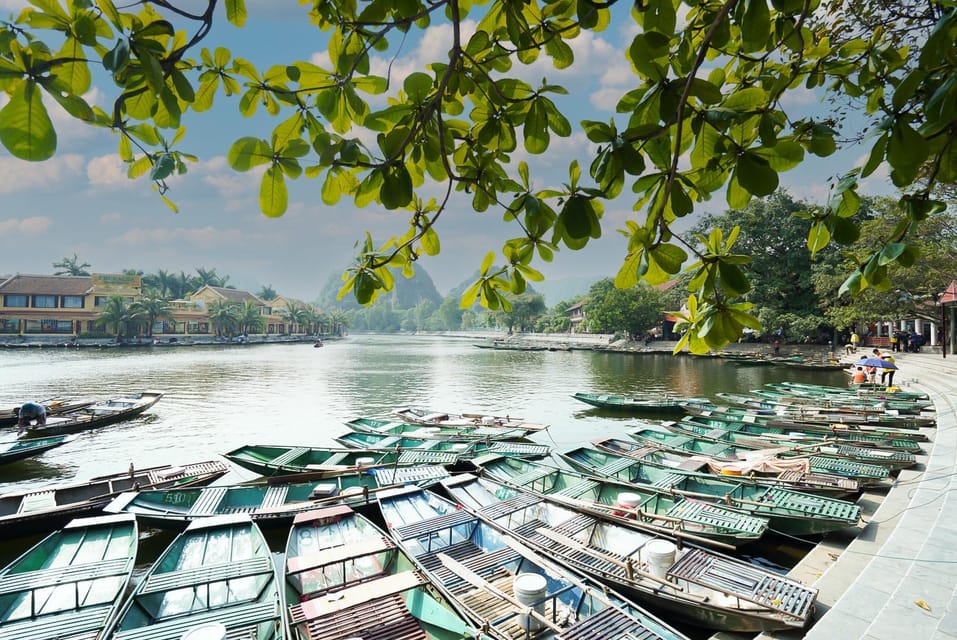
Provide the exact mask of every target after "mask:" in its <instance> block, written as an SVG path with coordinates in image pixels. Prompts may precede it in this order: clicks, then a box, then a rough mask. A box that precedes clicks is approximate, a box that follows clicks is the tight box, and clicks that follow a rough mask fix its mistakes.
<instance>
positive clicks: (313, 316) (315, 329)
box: [303, 304, 328, 334]
mask: <svg viewBox="0 0 957 640" xmlns="http://www.w3.org/2000/svg"><path fill="white" fill-rule="evenodd" d="M304 311H305V313H304V317H303V319H304V321H305V323H306V325H307V326H308V327H309V333H320V334H321V333H323V331H322V329H323V325H324V324H326V323H327V322H328V319H327V318H326V315H325V314H324V313H323V312H322V311H320V310H319V309H317V308H316V307H314V306H312V305H311V304H307V305H306V307H305V310H304Z"/></svg>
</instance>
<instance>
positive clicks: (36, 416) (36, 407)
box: [15, 402, 47, 433]
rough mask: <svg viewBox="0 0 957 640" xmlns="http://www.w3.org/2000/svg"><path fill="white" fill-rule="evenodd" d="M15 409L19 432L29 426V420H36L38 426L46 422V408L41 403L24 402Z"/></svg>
mask: <svg viewBox="0 0 957 640" xmlns="http://www.w3.org/2000/svg"><path fill="white" fill-rule="evenodd" d="M15 411H16V414H17V427H19V432H20V433H22V432H23V431H24V430H25V429H26V428H27V427H29V426H30V422H31V421H33V420H36V421H37V425H38V426H43V425H45V424H46V423H47V410H46V408H45V407H44V406H43V405H42V404H37V403H36V402H24V403H23V404H22V405H21V406H20V407H18V408H17V409H15Z"/></svg>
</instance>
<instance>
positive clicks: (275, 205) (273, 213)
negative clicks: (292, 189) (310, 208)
mask: <svg viewBox="0 0 957 640" xmlns="http://www.w3.org/2000/svg"><path fill="white" fill-rule="evenodd" d="M288 204H289V192H288V191H287V190H286V179H285V177H284V176H283V173H282V169H280V168H279V166H278V165H272V166H271V167H269V168H268V169H266V173H265V174H263V181H262V186H261V187H260V188H259V208H260V210H262V212H263V213H264V214H265V215H266V217H268V218H278V217H280V216H281V215H282V214H284V213H285V212H286V207H287V206H288Z"/></svg>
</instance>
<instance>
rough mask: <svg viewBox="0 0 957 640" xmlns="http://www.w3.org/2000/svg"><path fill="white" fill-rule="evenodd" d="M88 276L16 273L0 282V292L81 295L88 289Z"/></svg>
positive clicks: (89, 281) (89, 282) (89, 279)
mask: <svg viewBox="0 0 957 640" xmlns="http://www.w3.org/2000/svg"><path fill="white" fill-rule="evenodd" d="M92 283H93V279H92V278H91V277H90V276H31V275H22V274H19V273H18V274H17V275H15V276H10V277H9V278H7V279H6V280H4V281H3V282H2V283H0V294H6V293H21V294H33V295H59V296H82V295H84V294H86V293H87V292H88V291H89V290H90V286H91V285H92Z"/></svg>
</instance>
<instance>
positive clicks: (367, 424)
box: [346, 418, 530, 441]
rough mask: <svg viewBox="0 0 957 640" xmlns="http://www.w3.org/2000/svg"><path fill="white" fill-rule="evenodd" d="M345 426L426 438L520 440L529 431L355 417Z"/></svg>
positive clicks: (511, 428) (377, 432) (379, 432)
mask: <svg viewBox="0 0 957 640" xmlns="http://www.w3.org/2000/svg"><path fill="white" fill-rule="evenodd" d="M346 426H347V427H349V428H350V429H352V430H353V431H358V432H360V433H376V434H384V435H390V436H408V437H410V438H424V439H426V440H456V441H462V440H489V441H491V440H522V439H524V438H525V436H527V435H528V434H529V433H530V432H529V431H528V430H527V429H516V428H513V427H496V426H486V425H479V426H474V427H473V426H455V427H436V426H432V427H430V426H425V425H421V424H408V423H405V422H391V421H388V420H376V419H375V418H356V419H355V420H350V421H349V422H347V423H346Z"/></svg>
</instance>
